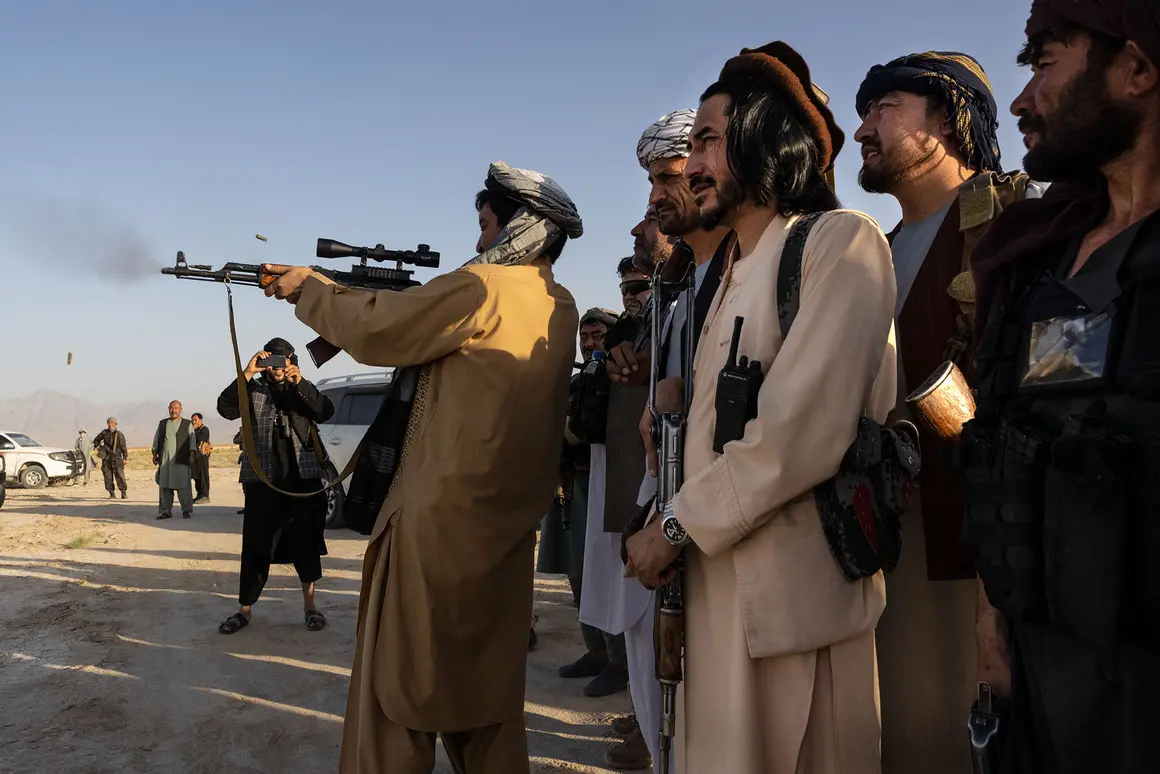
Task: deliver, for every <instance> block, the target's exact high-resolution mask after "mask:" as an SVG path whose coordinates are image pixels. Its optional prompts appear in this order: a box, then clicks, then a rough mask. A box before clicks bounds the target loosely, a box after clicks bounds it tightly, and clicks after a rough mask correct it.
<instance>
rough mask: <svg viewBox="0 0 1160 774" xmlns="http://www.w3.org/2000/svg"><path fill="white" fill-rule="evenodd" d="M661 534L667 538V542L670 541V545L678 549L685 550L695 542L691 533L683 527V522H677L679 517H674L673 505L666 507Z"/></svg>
mask: <svg viewBox="0 0 1160 774" xmlns="http://www.w3.org/2000/svg"><path fill="white" fill-rule="evenodd" d="M661 534H662V535H664V536H665V540H667V541H669V545H673V546H676V547H677V548H683V547H684V546H686V545H688V544H689V543H691V542H693V541H692V538H690V537H689V533H688V532H686V531H685V528H684V527H682V526H681V522H679V521H677V517H676V516H674V515H673V504H672V503H669V504H668V505H666V506H665V510H664V513H663V514H662V515H661Z"/></svg>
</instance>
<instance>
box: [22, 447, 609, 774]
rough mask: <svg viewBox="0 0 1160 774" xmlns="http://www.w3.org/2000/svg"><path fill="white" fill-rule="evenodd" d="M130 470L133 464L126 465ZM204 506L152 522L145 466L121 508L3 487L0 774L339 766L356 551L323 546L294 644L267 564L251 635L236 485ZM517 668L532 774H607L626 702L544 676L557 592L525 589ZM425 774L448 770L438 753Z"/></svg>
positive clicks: (225, 478) (557, 638)
mask: <svg viewBox="0 0 1160 774" xmlns="http://www.w3.org/2000/svg"><path fill="white" fill-rule="evenodd" d="M134 467H136V466H134ZM211 492H212V495H213V500H212V503H211V504H209V505H201V506H198V507H197V508H196V511H195V513H194V517H193V518H192V519H190V520H183V519H181V518H177V519H174V520H169V521H156V520H155V519H154V516H155V515H156V513H157V490H156V488H155V485H154V484H153V481H152V472H151V471H149V470H136V469H131V470H130V471H129V499H127V500H124V501H122V500H120V499H117V500H109V499H107V495H106V493H105V492H104V490H103V488H102V487H101V485H100V483H99V482H98V481H93V482H92V483H90V484H89V485H88V486H87V487H86V486H57V487H50V488H47V489H42V490H39V491H21V490H19V489H10V490H9V492H8V501H7V503H6V504H5V505H4V507H3V508H0V579H2V580H0V739H2V740H3V741H4V744H2V745H0V772H17V771H22V772H28V771H34V772H54V773H56V774H64V773H65V772H70V773H71V772H84V773H85V774H101V773H104V772H110V773H111V772H126V771H129V772H191V773H193V772H215V773H216V772H219V771H231V772H236V773H237V774H242V773H243V772H247V773H249V772H278V773H279V774H281V773H282V772H286V773H287V774H289V773H292V772H304V773H305V772H310V773H311V774H314V773H315V772H329V771H335V770H336V769H337V765H338V750H339V744H340V740H341V735H342V715H343V710H344V707H345V702H346V691H347V682H348V678H349V675H350V671H349V670H350V664H351V661H352V658H353V654H354V634H355V617H356V611H357V601H358V587H359V580H358V579H359V572H360V567H361V560H362V553H363V545H364V540H363V539H362V538H361V537H359V536H357V535H355V534H354V533H352V532H349V531H346V530H339V531H337V532H334V531H332V532H328V533H327V546H328V548H329V551H330V554H329V556H326V557H323V573H324V578H323V580H322V581H320V582H319V584H318V589H319V591H318V604H319V607H320V608H321V609H323V611H324V612H325V613H326V615H327V618H328V625H327V627H326V629H324V630H323V631H321V632H309V631H307V630H306V628H305V625H304V623H303V620H302V607H301V593H300V590H299V587H298V581H297V578H296V577H295V576H294V570H293V568H292V567H290V566H275V567H274V568H273V570H272V572H271V577H270V583H269V585H268V586H267V588H266V591H265V593H264V595H263V597H262V600H261V601H260V602H259V603H258V604H257V605H256V606H255V609H254V620H253V623H252V624H251V625H250V626H249V627H247V628H246V629H243V630H242V631H241V632H239V633H237V634H234V635H232V636H229V637H226V636H222V635H220V634H218V632H217V625H218V623H219V622H220V621H221V620H223V619H224V618H225V617H226V616H227V615H229V614H230V613H231V612H233V610H234V609H235V607H236V593H237V591H236V586H237V571H238V552H239V550H240V548H241V517H240V516H238V515H237V513H236V511H237V509H238V508H240V507H241V502H242V494H241V488H240V487H239V486H238V484H237V469H236V468H230V467H226V468H218V469H215V470H214V471H213V480H212V484H211ZM536 612H537V613H538V614H539V616H540V620H539V624H538V625H537V627H536V630H537V634H538V635H539V647H538V648H537V649H536V650H535V651H533V652H532V653H530V654H529V656H528V672H527V674H528V685H527V704H526V715H525V717H526V720H527V727H528V744H529V747H530V750H531V756H532V771H533V772H549V771H571V772H609V771H610V770H609V769H606V768H604V767H603V766H602V763H601V761H602V756H603V753H604V750H605V749H606V748H607V746H608V744H609V741H610V740H609V739H608V737H607V732H608V721H609V720H611V718H613V717H615V716H616V715H619V714H624V713H625V712H627V711H628V698H627V695H626V694H623V693H622V694H619V695H617V696H613V697H609V698H607V699H589V698H586V697H585V696H583V694H582V693H581V690H582V688H583V684H584V681H582V680H580V681H568V680H563V679H561V678H559V677H558V676H557V674H556V669H557V667H559V666H560V665H561V664H564V663H566V662H568V661H570V660H571V659H573V658H575V657H576V656H577V655H579V654H580V653H581V652H582V647H583V646H582V643H581V639H580V634H579V630H578V626H577V624H576V610H575V608H574V607H573V606H572V596H571V593H570V592H569V590H568V585H567V581H566V580H563V579H558V578H555V577H548V576H537V579H536ZM436 771H437V772H440V774H445V773H449V772H450V771H451V769H450V767H449V766H448V764H447V763H446V759H445V758H444V757H443V755H442V752H440V764H439V766H438V767H437V768H436Z"/></svg>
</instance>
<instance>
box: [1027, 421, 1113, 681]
mask: <svg viewBox="0 0 1160 774" xmlns="http://www.w3.org/2000/svg"><path fill="white" fill-rule="evenodd" d="M1102 405H1103V404H1102V402H1101V403H1098V404H1097V407H1102ZM1097 413H1098V411H1097V412H1088V413H1087V414H1085V415H1084V416H1071V417H1069V418H1068V419H1067V421H1066V422H1065V424H1064V428H1063V431H1062V432H1061V433H1060V435H1059V436H1058V437H1057V438H1056V439H1055V440H1054V442H1053V443H1052V444H1051V451H1050V460H1049V461H1048V463H1047V466H1046V470H1045V473H1044V480H1043V489H1044V509H1043V547H1044V560H1045V563H1044V591H1045V596H1046V601H1047V609H1048V612H1049V613H1050V615H1051V620H1052V622H1053V623H1054V624H1055V625H1056V626H1059V627H1060V628H1062V629H1065V630H1067V631H1070V632H1071V633H1072V634H1074V635H1075V636H1076V637H1079V638H1080V639H1082V640H1084V641H1086V642H1088V643H1089V644H1091V645H1092V646H1094V647H1095V648H1096V650H1097V652H1098V653H1099V654H1100V655H1101V656H1103V657H1105V658H1109V659H1110V658H1112V657H1113V654H1114V653H1115V650H1116V643H1117V641H1118V640H1119V638H1120V631H1121V621H1122V619H1123V612H1124V605H1125V597H1124V594H1125V588H1124V585H1125V580H1126V574H1125V567H1126V559H1127V556H1126V552H1127V540H1128V521H1129V516H1130V511H1131V504H1130V501H1129V491H1130V489H1129V485H1130V484H1129V481H1128V476H1129V475H1130V470H1131V462H1130V452H1131V450H1132V446H1133V444H1132V441H1131V439H1129V438H1127V437H1126V436H1124V435H1121V434H1119V433H1117V432H1116V431H1115V429H1114V428H1112V427H1111V426H1110V425H1109V423H1108V422H1107V421H1106V420H1105V419H1102V418H1099V417H1098V416H1096V415H1095V414H1097Z"/></svg>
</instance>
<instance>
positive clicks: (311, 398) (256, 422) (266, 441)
mask: <svg viewBox="0 0 1160 774" xmlns="http://www.w3.org/2000/svg"><path fill="white" fill-rule="evenodd" d="M249 395H250V409H251V417H252V426H253V428H254V445H255V449H254V452H255V456H257V457H258V458H259V465H261V466H262V471H263V473H265V474H266V477H267V478H268V479H269V481H270V483H271V484H273V485H274V486H275V487H277V488H278V489H281V490H283V491H284V492H318V490H320V489H321V488H322V463H321V462H320V461H319V460H318V458H317V456H316V453H315V450H314V445H313V443H312V440H311V430H312V428H313V427H314V423H316V422H325V421H326V420H328V419H330V417H331V416H332V415H333V414H334V405H333V404H332V403H331V402H330V399H329V398H327V397H326V396H324V395H322V394H320V393H319V392H318V389H317V388H316V387H315V386H314V385H313V384H311V383H310V382H308V381H306V380H303V381H301V382H299V383H298V384H296V385H294V384H290V383H289V382H282V383H276V382H266V381H265V380H263V379H260V378H255V379H253V380H251V381H250V385H249ZM217 409H218V413H219V414H220V415H221V416H222V417H223V418H225V419H229V420H234V419H238V418H240V417H241V409H240V408H239V405H238V384H237V380H234V381H233V382H231V383H230V385H229V386H228V387H226V389H225V390H223V391H222V394H221V395H220V396H219V397H218V405H217ZM242 481H243V486H244V491H245V515H244V518H243V521H242V567H241V578H240V582H239V590H238V602H239V604H242V605H252V604H253V603H254V602H256V601H257V600H258V597H259V596H260V595H261V593H262V589H263V588H264V587H265V585H266V581H267V579H268V578H269V574H270V565H271V564H293V565H294V568H295V569H296V570H297V572H298V578H299V580H300V581H302V583H313V582H314V581H316V580H318V579H319V578H321V577H322V563H321V559H320V557H321V556H323V555H325V554H326V542H325V540H324V539H323V529H324V527H325V522H326V494H325V493H319V494H315V495H312V496H310V497H291V496H289V495H286V494H282V493H281V492H276V491H274V490H273V489H271V488H270V487H268V486H267V485H266V484H265V483H263V482H262V481H261V480H260V479H259V478H258V476H257V474H256V473H255V472H254V469H253V467H252V466H251V465H250V460H249V456H248V455H247V456H244V457H243V458H242Z"/></svg>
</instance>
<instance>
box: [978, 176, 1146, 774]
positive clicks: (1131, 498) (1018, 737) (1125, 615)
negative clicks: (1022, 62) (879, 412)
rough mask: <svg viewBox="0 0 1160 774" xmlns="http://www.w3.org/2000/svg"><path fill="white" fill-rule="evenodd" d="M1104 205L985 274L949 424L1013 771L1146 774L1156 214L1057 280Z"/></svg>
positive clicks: (1008, 767)
mask: <svg viewBox="0 0 1160 774" xmlns="http://www.w3.org/2000/svg"><path fill="white" fill-rule="evenodd" d="M1053 194H1054V195H1053ZM1066 194H1067V191H1066V189H1061V191H1059V192H1056V191H1055V189H1054V187H1053V188H1052V189H1051V190H1050V191H1049V192H1048V194H1047V195H1046V196H1045V197H1044V199H1043V204H1038V205H1036V207H1037V208H1038V209H1043V210H1048V209H1050V208H1052V207H1067V206H1068V199H1067V198H1065V196H1066ZM1049 197H1050V198H1049ZM1036 211H1037V210H1036V209H1034V208H1033V209H1020V208H1018V207H1017V205H1012V206H1011V208H1009V210H1008V211H1004V213H1003V215H1002V216H1000V217H1001V218H1002V219H1009V220H1011V221H1014V222H1015V223H1018V220H1017V219H1018V218H1021V217H1022V215H1021V214H1022V213H1024V212H1026V213H1028V214H1030V215H1035V214H1036ZM1106 211H1107V201H1106V199H1105V200H1104V201H1103V202H1102V206H1095V207H1090V208H1088V211H1087V212H1086V213H1084V216H1082V217H1079V218H1078V222H1075V221H1076V218H1074V217H1073V218H1070V219H1069V222H1071V224H1072V226H1073V228H1072V229H1069V230H1071V231H1072V233H1060V234H1058V235H1057V236H1055V237H1054V238H1052V232H1050V231H1046V232H1044V234H1043V235H1041V236H1042V237H1043V238H1042V239H1041V240H1039V241H1038V243H1036V244H1034V248H1033V249H1025V250H1024V251H1023V252H1022V253H1021V254H1019V255H1017V256H1014V258H1015V260H1011V261H1009V262H1008V263H1007V264H1006V265H1005V267H1003V268H1002V270H1001V272H1000V273H999V274H996V275H995V276H994V278H993V280H992V282H993V287H995V288H997V292H996V298H995V303H994V305H993V306H992V307H991V309H992V310H993V313H992V314H991V316H990V319H989V320H988V323H987V325H986V327H985V328H984V330H983V335H982V337H981V338H980V341H979V349H978V369H977V373H978V374H979V380H978V381H979V390H978V400H977V402H978V410H977V412H976V415H975V419H974V420H972V421H971V422H970V423H968V424H967V425H966V426H965V427H964V430H963V444H962V446H963V448H962V451H963V460H964V466H965V471H964V473H965V475H964V479H965V496H966V502H967V516H966V528H965V531H966V536H967V538H968V540H969V542H970V543H971V544H972V545H973V546H974V548H975V551H976V562H977V566H978V571H979V576H980V577H981V578H982V580H983V583H984V585H985V586H986V590H987V596H988V598H989V600H990V602H991V604H992V605H994V606H995V607H996V608H997V609H998V610H999V611H1000V612H1001V613H1003V615H1004V617H1005V618H1006V619H1007V620H1008V622H1009V623H1010V632H1011V642H1010V650H1011V662H1012V673H1011V680H1012V697H1011V698H1012V710H1011V719H1010V722H1009V723H1008V735H1007V745H1006V749H1005V760H1004V771H1006V772H1010V773H1011V774H1080V773H1081V772H1083V773H1084V774H1086V772H1092V771H1107V772H1113V771H1114V772H1117V774H1144V773H1145V772H1154V771H1156V759H1155V753H1154V747H1155V745H1154V742H1153V736H1154V729H1153V725H1154V719H1155V718H1157V717H1160V623H1158V622H1160V572H1158V571H1157V569H1156V568H1157V563H1156V556H1157V555H1158V554H1160V479H1158V478H1157V472H1156V471H1157V470H1158V469H1160V430H1158V428H1160V368H1157V364H1158V363H1160V343H1158V342H1160V339H1158V337H1157V331H1160V311H1158V310H1160V258H1158V255H1160V214H1153V215H1151V216H1149V217H1148V218H1145V219H1144V220H1142V221H1140V222H1138V223H1137V224H1135V225H1133V226H1131V227H1129V228H1128V229H1126V230H1125V231H1123V232H1121V233H1120V234H1118V235H1117V236H1116V237H1114V238H1113V239H1112V240H1110V241H1109V242H1108V243H1107V244H1105V245H1103V246H1102V247H1100V248H1099V249H1098V250H1096V251H1095V252H1094V253H1092V255H1091V257H1090V258H1089V259H1088V261H1087V262H1086V263H1085V264H1084V265H1083V266H1082V267H1081V268H1080V270H1079V271H1078V272H1077V273H1076V274H1075V276H1074V277H1071V278H1068V277H1067V274H1068V271H1069V269H1070V267H1071V266H1072V264H1073V263H1074V261H1075V257H1076V255H1077V250H1078V247H1079V244H1080V241H1081V239H1082V237H1083V234H1085V233H1087V231H1089V230H1090V229H1092V228H1094V227H1095V226H1097V225H1098V224H1099V223H1100V222H1102V219H1103V217H1104V213H1105V212H1106ZM1053 222H1055V221H1053ZM1032 225H1033V224H1032V223H1029V224H1028V228H1029V229H1031V228H1032ZM1077 226H1078V227H1079V228H1076V227H1077Z"/></svg>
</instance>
